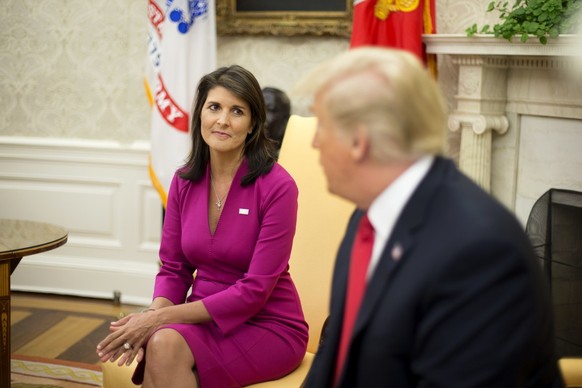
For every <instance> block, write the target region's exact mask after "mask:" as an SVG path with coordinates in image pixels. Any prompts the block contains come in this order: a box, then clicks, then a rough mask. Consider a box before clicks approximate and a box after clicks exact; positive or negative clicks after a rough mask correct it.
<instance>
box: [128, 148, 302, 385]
mask: <svg viewBox="0 0 582 388" xmlns="http://www.w3.org/2000/svg"><path fill="white" fill-rule="evenodd" d="M247 171H248V168H247V162H246V160H245V161H243V163H242V164H241V166H240V167H239V169H238V171H237V173H236V175H235V177H234V180H233V183H232V185H231V187H230V191H229V193H228V197H227V200H226V203H225V204H224V207H223V209H222V214H221V215H220V219H219V221H218V225H217V226H216V230H215V232H214V235H212V234H211V233H210V229H209V223H208V201H209V198H208V196H209V195H212V191H211V189H210V180H209V176H210V175H209V169H207V171H206V176H205V177H203V178H202V179H201V180H200V181H199V182H191V181H188V180H184V179H181V178H179V177H178V176H177V175H176V176H174V179H173V181H172V185H171V187H170V191H169V197H168V204H167V209H166V215H165V219H164V228H163V234H162V242H161V246H160V258H161V261H162V267H161V269H160V272H159V274H158V275H157V277H156V282H155V289H154V298H155V297H160V296H162V297H165V298H167V299H169V300H171V301H172V302H173V303H174V304H180V303H184V302H185V301H188V302H191V301H195V300H202V303H204V306H205V307H206V309H207V310H208V312H209V313H210V315H211V316H212V321H211V322H207V323H203V324H172V325H167V326H165V327H169V328H172V329H174V330H176V331H178V332H179V333H180V334H181V335H182V336H183V337H184V339H185V340H186V341H187V342H188V344H189V346H190V349H191V350H192V354H193V355H194V359H195V360H196V369H197V372H198V376H199V382H200V386H201V387H203V388H204V387H221V388H222V387H239V386H244V385H249V384H253V383H257V382H261V381H266V380H273V379H277V378H279V377H281V376H284V375H286V374H288V373H289V372H291V371H293V370H294V369H295V368H296V367H297V366H298V365H299V364H300V363H301V360H302V359H303V356H304V355H305V351H306V347H307V340H308V326H307V323H306V322H305V318H304V316H303V310H302V308H301V302H300V300H299V296H298V294H297V290H296V289H295V285H294V284H293V281H292V280H291V276H290V275H289V264H288V263H289V256H290V254H291V246H292V243H293V236H294V234H295V224H296V219H297V196H298V190H297V185H296V184H295V181H294V180H293V178H292V177H291V176H290V175H289V174H288V173H287V171H285V170H284V169H283V168H282V167H281V166H280V165H279V164H277V163H275V165H274V166H273V169H272V170H271V171H270V172H269V173H268V174H265V175H263V176H261V177H259V178H258V179H257V180H256V181H255V183H253V184H251V185H249V186H246V187H242V186H241V185H240V181H241V178H242V177H243V176H244V175H245V174H246V173H247ZM193 274H195V277H194V278H193V276H192V275H193ZM190 287H192V290H191V292H190V294H189V295H188V292H189V289H190ZM144 360H145V358H144ZM143 369H144V365H143V363H140V364H139V365H138V367H137V369H136V372H135V374H134V376H133V381H134V382H135V383H136V384H141V382H142V380H143Z"/></svg>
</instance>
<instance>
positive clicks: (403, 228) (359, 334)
mask: <svg viewBox="0 0 582 388" xmlns="http://www.w3.org/2000/svg"><path fill="white" fill-rule="evenodd" d="M299 89H300V90H303V91H304V92H309V93H313V94H314V104H313V112H314V114H315V115H316V116H317V118H318V129H317V132H316V134H315V137H314V139H313V146H314V147H315V148H317V149H319V151H320V163H321V165H322V167H323V170H324V172H325V175H326V178H327V184H328V189H329V191H330V192H332V193H334V194H336V195H339V196H341V197H343V198H346V199H347V200H349V201H351V202H353V203H354V204H355V205H356V207H357V210H356V211H355V212H354V214H353V216H352V217H351V219H350V222H349V225H348V228H347V231H346V235H345V237H344V239H343V241H342V243H341V246H340V248H339V252H338V256H337V259H336V265H335V270H334V275H333V280H332V294H331V302H330V319H329V326H328V333H327V337H326V339H325V341H324V343H323V344H322V345H321V347H320V349H319V351H318V352H317V355H316V357H315V360H314V363H313V365H312V368H311V370H310V372H309V374H308V376H307V379H306V382H305V386H306V387H330V386H338V387H380V386H395V387H396V386H398V387H401V386H445V387H474V386H496V387H500V386H504V387H507V386H551V385H554V384H555V385H560V383H561V379H560V376H559V371H558V366H557V360H556V358H555V356H554V349H553V342H554V338H553V324H552V310H551V304H550V300H549V295H548V290H547V289H546V285H545V284H544V280H543V278H542V276H541V271H540V270H539V265H538V263H537V261H536V259H535V257H534V256H533V253H532V250H531V247H530V243H529V241H528V239H527V236H526V235H525V233H524V232H523V229H522V227H521V226H520V224H519V223H518V222H517V220H516V219H515V217H514V216H513V215H512V214H511V213H509V212H508V211H507V210H506V209H505V208H504V207H503V206H502V205H500V204H499V203H498V202H497V201H496V200H494V199H493V198H492V197H491V196H489V195H488V194H487V193H486V192H484V191H483V190H482V189H481V188H479V187H478V186H477V185H476V184H474V183H473V182H472V181H471V180H469V179H468V178H467V177H465V176H464V175H463V174H462V173H461V172H459V170H458V169H457V168H456V166H455V165H454V163H453V162H451V161H449V160H447V159H446V158H444V157H443V156H442V155H443V154H444V147H445V141H446V124H445V123H446V111H445V108H444V103H443V99H442V96H441V94H440V91H439V89H438V87H437V85H436V83H435V82H434V81H433V80H432V78H431V77H430V76H429V75H428V73H427V72H426V71H425V69H424V68H423V67H422V65H421V64H420V63H419V62H418V61H417V60H416V58H415V57H414V56H412V55H411V54H408V53H406V52H403V51H397V50H391V49H385V48H358V49H353V50H350V51H348V52H346V53H344V54H342V55H340V56H338V57H336V58H334V59H332V60H330V61H328V62H326V63H324V64H322V65H320V66H319V67H317V68H316V69H315V70H314V71H313V72H312V73H311V74H309V75H308V76H307V77H306V78H305V79H304V80H303V81H302V82H301V84H300V86H299Z"/></svg>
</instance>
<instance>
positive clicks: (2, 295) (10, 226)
mask: <svg viewBox="0 0 582 388" xmlns="http://www.w3.org/2000/svg"><path fill="white" fill-rule="evenodd" d="M67 238H68V232H67V230H66V229H64V228H61V227H59V226H56V225H51V224H46V223H42V222H34V221H22V220H5V219H0V387H9V386H10V275H11V274H12V272H14V270H15V269H16V266H17V265H18V263H19V262H20V260H21V259H22V258H23V257H24V256H29V255H34V254H36V253H40V252H45V251H48V250H51V249H55V248H57V247H60V246H61V245H63V244H64V243H66V242H67Z"/></svg>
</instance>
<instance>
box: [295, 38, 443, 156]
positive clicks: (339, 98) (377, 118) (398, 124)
mask: <svg viewBox="0 0 582 388" xmlns="http://www.w3.org/2000/svg"><path fill="white" fill-rule="evenodd" d="M297 91H298V92H303V93H316V94H319V93H321V96H322V101H323V104H324V106H325V108H326V109H327V110H328V112H329V113H330V115H331V117H332V119H333V121H334V122H335V124H336V125H337V126H338V127H339V128H341V130H343V131H347V132H350V131H355V130H356V129H357V128H358V127H359V126H363V127H364V128H366V129H367V131H368V136H369V138H370V144H371V149H370V151H371V156H372V157H373V158H374V159H376V160H378V161H381V162H384V161H389V160H393V159H395V158H397V159H414V158H417V157H419V156H421V155H427V154H431V155H438V154H443V153H444V151H445V144H446V108H445V104H444V99H443V96H442V94H441V91H440V89H439V87H438V85H437V84H436V82H435V81H434V80H433V78H432V77H431V76H430V74H429V73H428V71H427V70H426V69H425V68H424V67H423V65H422V63H421V62H420V61H419V60H418V59H417V58H416V57H415V56H413V55H412V54H410V53H407V52H405V51H402V50H396V49H388V48H377V47H374V48H372V47H362V48H356V49H351V50H349V51H347V52H345V53H342V54H340V55H338V56H337V57H335V58H333V59H331V60H329V61H326V62H323V63H321V64H320V65H318V66H316V68H315V69H314V70H313V71H312V72H310V73H309V74H308V75H307V76H306V77H305V78H304V79H303V80H302V81H300V83H299V85H298V87H297Z"/></svg>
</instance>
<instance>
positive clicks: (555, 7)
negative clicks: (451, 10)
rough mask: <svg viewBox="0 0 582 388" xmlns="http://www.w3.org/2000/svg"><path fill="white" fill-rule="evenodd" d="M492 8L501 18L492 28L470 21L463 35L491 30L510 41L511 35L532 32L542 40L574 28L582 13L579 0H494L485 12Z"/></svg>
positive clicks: (526, 36) (525, 35)
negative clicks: (512, 1) (471, 23)
mask: <svg viewBox="0 0 582 388" xmlns="http://www.w3.org/2000/svg"><path fill="white" fill-rule="evenodd" d="M492 11H498V12H499V18H500V19H501V22H500V23H498V24H495V25H494V26H493V28H492V29H491V27H490V25H488V24H486V25H484V26H483V27H482V28H481V29H479V28H478V26H477V24H473V25H472V26H471V27H469V28H467V29H466V30H465V31H466V33H467V36H473V35H475V34H477V33H481V34H493V35H495V37H497V38H504V39H507V40H508V41H510V42H511V41H512V38H513V37H514V36H519V37H520V41H521V42H526V41H527V40H528V39H529V37H532V36H533V37H537V38H538V39H539V41H540V43H542V44H546V43H547V42H548V38H556V37H558V36H559V35H560V34H569V33H575V32H576V30H577V28H579V21H580V15H581V13H582V0H515V2H514V4H513V6H511V7H510V6H509V2H508V1H506V0H498V1H491V2H490V3H489V6H488V7H487V12H492Z"/></svg>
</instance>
